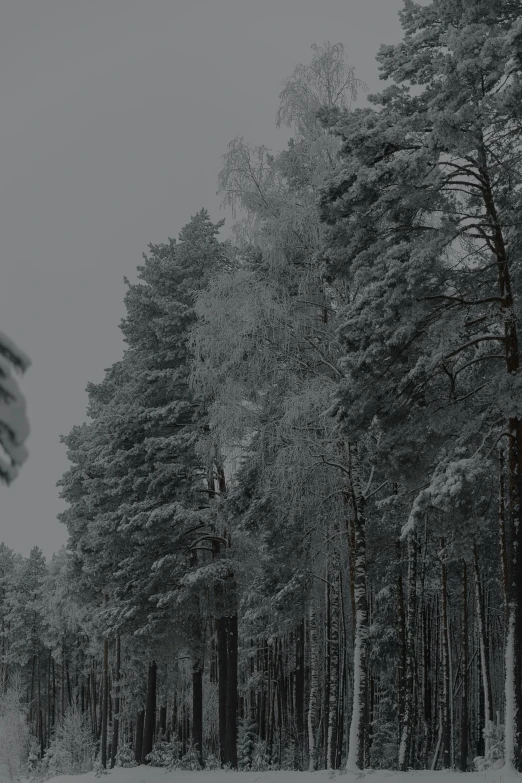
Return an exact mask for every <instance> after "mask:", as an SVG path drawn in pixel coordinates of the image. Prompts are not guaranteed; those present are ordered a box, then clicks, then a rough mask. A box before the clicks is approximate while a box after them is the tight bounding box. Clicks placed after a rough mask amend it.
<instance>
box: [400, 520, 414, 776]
mask: <svg viewBox="0 0 522 783" xmlns="http://www.w3.org/2000/svg"><path fill="white" fill-rule="evenodd" d="M416 592H417V541H416V537H415V533H414V531H411V532H410V533H409V534H408V617H407V625H406V682H405V694H404V717H403V721H402V734H401V744H400V748H399V769H400V770H402V771H405V770H407V769H408V766H409V763H410V757H411V754H412V734H413V697H414V693H413V689H414V678H415V612H416V600H415V599H416Z"/></svg>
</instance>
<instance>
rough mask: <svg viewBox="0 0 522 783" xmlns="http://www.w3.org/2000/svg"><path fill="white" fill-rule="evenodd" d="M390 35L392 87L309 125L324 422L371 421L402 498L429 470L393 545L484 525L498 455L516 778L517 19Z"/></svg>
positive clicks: (418, 18) (405, 17) (463, 16)
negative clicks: (330, 372) (328, 130)
mask: <svg viewBox="0 0 522 783" xmlns="http://www.w3.org/2000/svg"><path fill="white" fill-rule="evenodd" d="M401 22H402V25H403V29H404V37H403V40H402V42H401V43H400V44H398V45H396V46H384V47H382V48H381V50H380V53H379V56H378V60H379V63H380V67H381V73H382V76H383V77H384V78H389V79H393V81H394V82H395V84H394V85H392V86H390V87H388V88H386V89H385V90H384V91H383V92H382V93H380V94H379V95H376V96H372V97H371V101H372V102H373V103H374V104H375V106H376V107H377V108H376V109H372V108H368V109H361V110H355V111H354V112H352V113H343V112H339V111H337V110H331V111H329V112H328V111H325V112H324V113H323V119H324V122H325V124H326V125H330V126H331V127H332V128H333V131H334V133H336V134H337V135H338V136H339V137H340V139H341V140H342V143H343V146H342V150H341V153H340V165H339V169H338V172H337V173H336V175H335V176H334V177H333V178H332V181H331V183H330V185H329V187H328V188H327V189H326V191H325V193H324V196H323V199H322V215H323V219H324V221H325V222H326V223H327V224H329V225H330V226H331V230H330V239H329V247H330V249H329V270H330V274H331V275H332V276H333V277H335V278H338V279H339V278H341V279H343V280H345V281H346V282H347V283H348V286H349V291H350V295H349V301H348V303H347V305H346V307H345V308H344V310H343V313H342V314H341V316H340V317H341V320H342V326H341V329H340V337H341V340H342V343H343V346H344V350H343V353H344V357H343V359H342V362H341V366H342V368H343V371H344V374H345V376H346V379H345V380H344V381H343V382H342V383H341V384H340V393H339V400H340V409H339V414H340V416H341V417H342V418H343V419H344V423H345V427H346V428H347V429H348V430H350V431H352V432H353V431H364V430H366V429H367V428H368V427H369V426H370V425H371V423H372V422H374V421H375V420H376V419H377V420H378V421H379V424H380V426H381V428H382V430H383V437H382V440H381V451H382V455H383V460H384V462H383V463H382V465H383V467H384V465H386V471H387V477H389V478H393V479H394V480H395V481H397V482H398V483H399V484H400V487H401V488H404V489H406V488H408V490H409V491H411V490H410V487H411V488H412V489H413V486H412V478H413V483H416V481H417V476H418V475H419V472H418V468H419V467H420V468H422V471H423V472H424V475H426V474H428V475H429V474H430V473H431V478H430V479H429V480H428V487H427V488H424V489H423V490H422V492H421V493H420V495H419V496H418V497H417V499H416V500H415V502H414V504H413V507H412V511H411V514H410V521H409V523H408V525H407V526H406V527H405V528H404V532H405V534H406V533H407V532H408V531H410V530H412V529H413V528H414V526H415V525H416V524H417V521H418V520H419V519H420V518H422V515H423V514H424V513H425V512H426V510H427V509H428V507H429V506H430V505H431V506H433V505H434V506H436V507H437V508H439V509H441V510H444V511H446V512H450V511H452V510H453V511H454V510H455V505H456V502H457V498H459V499H460V501H459V502H461V503H463V504H464V503H468V504H469V506H468V507H469V509H470V510H471V509H473V512H472V513H473V516H475V518H476V516H478V517H479V518H480V517H481V516H483V515H484V513H485V510H486V506H487V504H488V502H489V499H488V493H487V492H486V493H484V492H482V493H480V494H479V493H477V492H476V494H475V496H474V498H473V495H472V493H470V492H469V489H470V488H471V487H473V486H474V487H476V488H478V487H479V486H481V485H482V486H483V487H484V486H485V485H484V483H483V482H484V479H485V478H486V477H487V476H488V475H490V474H491V468H492V465H493V459H494V455H495V451H496V447H497V445H498V444H499V443H503V444H505V447H506V451H507V453H508V459H507V463H508V473H509V476H510V478H509V487H510V489H509V500H508V507H509V519H510V534H509V542H510V549H509V552H510V554H509V563H510V577H509V578H510V582H509V607H510V615H509V618H510V619H509V623H508V628H509V632H508V635H507V642H506V690H505V699H506V726H507V729H506V760H507V762H508V763H513V764H515V766H516V767H517V769H521V768H522V761H521V759H522V755H521V748H520V743H519V740H518V739H516V738H517V737H520V736H522V735H521V729H522V723H521V721H522V709H521V707H522V677H521V673H520V671H519V662H520V660H522V656H521V655H520V652H519V648H520V645H521V644H522V608H521V607H520V601H519V599H518V596H519V595H520V594H521V586H522V581H521V580H522V568H521V563H520V558H519V557H518V556H517V552H518V551H520V543H521V542H520V541H519V537H520V535H522V526H521V525H520V513H521V510H522V503H521V491H522V490H521V485H520V481H519V478H518V476H520V474H521V472H522V463H521V462H520V454H521V453H522V452H521V449H520V446H519V443H520V438H521V433H522V425H521V423H520V421H521V419H520V410H519V402H518V398H519V391H518V389H519V381H520V370H519V361H520V360H519V349H518V326H517V323H518V318H519V291H518V289H519V286H520V284H519V281H518V277H519V263H518V261H517V258H518V248H519V242H520V235H519V229H518V222H517V219H516V214H517V213H518V210H519V200H520V195H519V194H520V182H521V174H522V172H521V169H520V150H519V147H520V144H519V135H520V116H519V114H520V112H519V106H520V98H521V95H520V51H519V26H520V18H519V11H518V10H517V7H515V6H514V5H513V4H511V3H505V2H493V3H491V2H487V3H482V2H478V3H469V2H466V1H465V0H462V2H456V3H448V2H445V1H444V0H434V2H432V3H430V4H429V5H427V6H420V5H417V4H416V3H414V2H411V1H410V0H408V2H406V3H405V6H404V10H403V11H402V12H401ZM412 87H415V90H412V89H411V88H412ZM414 462H415V465H416V467H415V469H414V470H412V469H411V468H412V465H413V463H414ZM486 486H487V484H486ZM473 500H474V502H473Z"/></svg>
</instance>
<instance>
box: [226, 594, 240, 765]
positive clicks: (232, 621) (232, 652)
mask: <svg viewBox="0 0 522 783" xmlns="http://www.w3.org/2000/svg"><path fill="white" fill-rule="evenodd" d="M232 589H233V590H234V592H235V586H234V587H232ZM237 645H238V638H237V614H234V615H232V616H231V617H228V618H227V712H226V748H227V753H226V755H227V761H228V763H229V764H230V766H231V767H232V769H237Z"/></svg>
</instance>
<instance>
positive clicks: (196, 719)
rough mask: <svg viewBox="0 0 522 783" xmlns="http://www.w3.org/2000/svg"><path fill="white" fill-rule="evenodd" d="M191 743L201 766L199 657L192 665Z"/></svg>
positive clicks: (200, 664)
mask: <svg viewBox="0 0 522 783" xmlns="http://www.w3.org/2000/svg"><path fill="white" fill-rule="evenodd" d="M192 745H193V747H194V750H196V751H197V754H198V758H199V763H200V764H201V766H203V664H202V662H201V660H200V658H199V657H197V658H195V659H194V663H193V666H192Z"/></svg>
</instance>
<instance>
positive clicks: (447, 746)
mask: <svg viewBox="0 0 522 783" xmlns="http://www.w3.org/2000/svg"><path fill="white" fill-rule="evenodd" d="M440 545H441V549H442V550H444V547H445V543H444V539H441V542H440ZM444 556H445V555H444V551H443V552H442V559H441V583H442V616H441V623H442V627H441V647H442V650H441V657H442V767H443V769H450V768H451V731H452V726H451V710H450V699H451V687H452V683H451V679H450V654H451V653H450V647H449V635H448V577H447V570H446V563H445V561H444Z"/></svg>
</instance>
